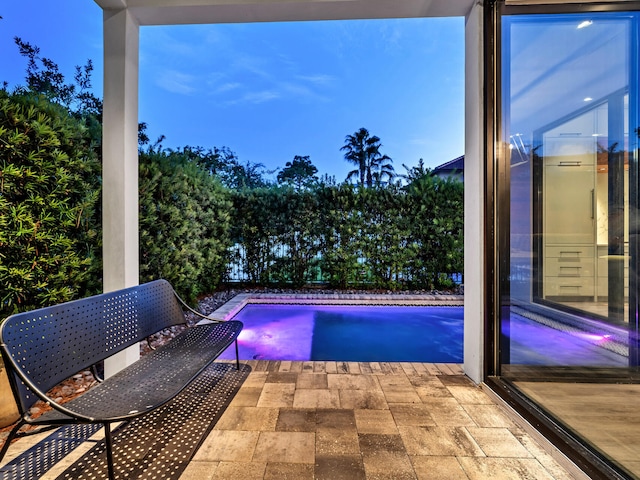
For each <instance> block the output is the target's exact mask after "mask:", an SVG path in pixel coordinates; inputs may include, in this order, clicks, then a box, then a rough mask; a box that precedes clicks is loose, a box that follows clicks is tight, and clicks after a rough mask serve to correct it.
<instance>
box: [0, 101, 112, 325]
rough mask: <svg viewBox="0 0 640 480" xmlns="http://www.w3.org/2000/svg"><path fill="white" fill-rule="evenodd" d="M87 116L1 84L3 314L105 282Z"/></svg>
mask: <svg viewBox="0 0 640 480" xmlns="http://www.w3.org/2000/svg"><path fill="white" fill-rule="evenodd" d="M92 147H93V146H92V145H91V140H90V136H89V135H88V134H87V131H86V127H85V126H84V122H83V121H81V120H79V119H77V118H74V117H73V116H72V115H71V114H70V113H69V111H68V110H67V109H66V108H64V107H61V106H59V105H57V104H55V103H52V102H51V101H49V100H48V99H47V98H45V97H44V96H43V95H37V94H34V93H27V92H16V93H14V94H10V93H8V92H6V91H5V90H0V302H1V304H0V307H1V309H0V317H5V316H7V315H8V314H11V313H14V312H16V311H25V310H30V309H33V308H37V307H41V306H46V305H51V304H55V303H60V302H64V301H68V300H72V299H74V298H78V297H82V296H86V295H89V294H92V293H96V292H98V291H99V290H100V278H101V271H100V270H101V262H100V257H101V252H100V245H101V243H100V242H101V238H100V234H99V232H100V227H99V225H100V224H99V220H98V214H97V211H96V209H97V208H98V205H99V197H100V184H99V180H100V176H99V175H100V164H99V162H98V160H97V158H96V154H95V149H94V148H92Z"/></svg>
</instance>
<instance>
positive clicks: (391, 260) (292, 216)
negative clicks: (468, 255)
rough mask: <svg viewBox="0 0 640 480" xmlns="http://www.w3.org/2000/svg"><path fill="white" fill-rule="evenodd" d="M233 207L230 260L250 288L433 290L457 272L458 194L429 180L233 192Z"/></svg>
mask: <svg viewBox="0 0 640 480" xmlns="http://www.w3.org/2000/svg"><path fill="white" fill-rule="evenodd" d="M414 173H415V172H414ZM233 203H234V211H235V213H234V217H235V219H236V220H237V221H236V223H235V224H234V227H233V229H232V237H233V241H234V242H235V243H236V244H237V245H238V246H240V248H239V249H237V250H236V252H243V253H244V255H238V256H237V257H236V258H235V261H236V262H237V263H241V270H243V271H244V273H245V274H246V275H247V280H248V281H249V282H251V283H255V284H267V283H274V282H275V283H288V284H293V285H302V284H304V283H308V282H310V281H315V280H322V281H326V282H328V283H329V284H330V285H331V286H333V287H338V288H347V287H363V288H389V289H402V288H442V287H451V286H453V280H452V278H453V276H454V275H456V274H459V273H461V272H462V271H463V251H462V249H463V185H462V183H460V182H457V181H455V180H442V179H440V178H438V177H434V176H432V175H431V174H430V173H429V172H426V173H425V174H424V175H417V174H416V175H415V176H414V178H413V181H412V182H411V183H410V184H409V185H408V186H406V187H401V186H399V185H387V186H385V187H374V188H364V189H363V188H357V187H356V186H354V185H350V184H342V185H334V184H322V183H320V184H318V185H316V186H315V187H314V188H312V189H307V190H303V191H296V190H294V189H292V188H291V187H288V188H287V187H272V188H263V189H257V190H244V191H237V192H234V193H233ZM319 274H321V277H319V276H318V275H319Z"/></svg>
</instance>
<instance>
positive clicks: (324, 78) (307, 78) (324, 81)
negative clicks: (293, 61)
mask: <svg viewBox="0 0 640 480" xmlns="http://www.w3.org/2000/svg"><path fill="white" fill-rule="evenodd" d="M295 78H297V79H298V80H302V81H303V82H308V83H312V84H314V85H317V86H319V87H326V86H329V85H331V84H332V83H334V82H335V80H336V78H335V77H334V76H332V75H326V74H322V73H318V74H312V75H296V77H295Z"/></svg>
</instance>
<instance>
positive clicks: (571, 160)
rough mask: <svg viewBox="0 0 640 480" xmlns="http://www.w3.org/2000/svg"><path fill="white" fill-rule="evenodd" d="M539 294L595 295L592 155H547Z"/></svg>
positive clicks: (594, 182) (563, 296) (594, 222)
mask: <svg viewBox="0 0 640 480" xmlns="http://www.w3.org/2000/svg"><path fill="white" fill-rule="evenodd" d="M543 186H544V192H543V199H544V203H543V206H544V207H543V208H544V210H543V230H542V231H543V232H544V234H543V259H544V264H543V271H544V282H543V296H544V297H545V298H549V297H551V298H554V297H555V298H557V299H558V300H562V299H564V300H574V299H575V300H580V299H583V298H584V297H589V298H591V299H592V298H593V297H594V296H595V295H596V283H597V282H596V248H595V244H596V190H595V189H596V171H595V155H593V154H564V155H549V156H546V157H545V160H544V178H543Z"/></svg>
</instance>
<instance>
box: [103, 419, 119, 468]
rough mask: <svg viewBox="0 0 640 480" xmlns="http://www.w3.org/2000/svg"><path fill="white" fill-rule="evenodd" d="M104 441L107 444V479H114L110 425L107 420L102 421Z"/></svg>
mask: <svg viewBox="0 0 640 480" xmlns="http://www.w3.org/2000/svg"><path fill="white" fill-rule="evenodd" d="M104 442H105V444H106V446H107V471H108V472H109V480H116V473H115V471H114V470H113V451H112V448H113V441H112V439H111V426H110V424H109V422H105V423H104Z"/></svg>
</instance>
